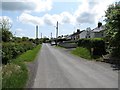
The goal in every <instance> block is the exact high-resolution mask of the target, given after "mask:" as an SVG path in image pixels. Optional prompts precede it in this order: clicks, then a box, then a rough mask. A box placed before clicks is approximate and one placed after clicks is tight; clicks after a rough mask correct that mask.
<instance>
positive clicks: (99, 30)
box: [90, 22, 105, 38]
mask: <svg viewBox="0 0 120 90" xmlns="http://www.w3.org/2000/svg"><path fill="white" fill-rule="evenodd" d="M102 37H105V26H104V25H102V23H101V22H99V23H98V27H96V28H94V29H93V30H92V31H91V33H90V38H102Z"/></svg>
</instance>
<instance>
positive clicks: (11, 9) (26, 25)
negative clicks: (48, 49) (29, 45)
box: [0, 0, 118, 38]
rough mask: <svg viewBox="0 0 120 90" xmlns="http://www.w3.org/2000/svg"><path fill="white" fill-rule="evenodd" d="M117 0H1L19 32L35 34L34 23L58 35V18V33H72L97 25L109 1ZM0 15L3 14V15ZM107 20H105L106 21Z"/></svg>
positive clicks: (18, 33) (4, 10) (45, 30)
mask: <svg viewBox="0 0 120 90" xmlns="http://www.w3.org/2000/svg"><path fill="white" fill-rule="evenodd" d="M116 1H118V0H2V7H0V11H2V16H1V17H4V18H8V19H10V22H11V23H12V28H11V31H12V33H13V34H14V35H16V36H20V37H22V36H26V37H30V38H35V26H36V25H38V26H39V38H40V37H41V33H42V35H43V37H44V36H46V37H50V34H51V32H52V34H53V37H55V31H56V30H55V26H56V22H57V21H58V22H59V35H67V34H72V33H73V32H75V31H76V29H77V28H79V29H80V30H84V29H86V28H87V27H91V29H93V28H95V27H97V23H98V22H99V21H101V22H103V20H104V15H105V10H106V9H107V7H108V5H110V4H112V3H115V2H116ZM1 17H0V18H1ZM104 23H105V22H103V24H104Z"/></svg>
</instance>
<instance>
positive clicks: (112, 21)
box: [105, 1, 120, 57]
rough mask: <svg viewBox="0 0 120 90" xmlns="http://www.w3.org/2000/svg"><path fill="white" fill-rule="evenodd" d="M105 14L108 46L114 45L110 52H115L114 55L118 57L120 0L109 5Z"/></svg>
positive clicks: (119, 46)
mask: <svg viewBox="0 0 120 90" xmlns="http://www.w3.org/2000/svg"><path fill="white" fill-rule="evenodd" d="M105 16H106V19H105V21H106V41H108V42H109V47H114V49H113V50H112V54H114V52H115V53H116V57H120V50H119V48H120V1H119V2H116V3H115V4H112V5H110V6H109V7H108V9H107V11H106V15H105ZM117 49H118V50H117ZM117 53H119V55H117Z"/></svg>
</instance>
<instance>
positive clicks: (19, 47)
mask: <svg viewBox="0 0 120 90" xmlns="http://www.w3.org/2000/svg"><path fill="white" fill-rule="evenodd" d="M33 47H34V45H33V44H32V43H30V42H21V43H12V42H9V43H4V42H3V43H2V63H3V64H7V63H8V62H10V60H11V59H14V58H16V57H17V56H18V55H20V54H22V53H23V52H26V51H27V50H30V49H32V48H33Z"/></svg>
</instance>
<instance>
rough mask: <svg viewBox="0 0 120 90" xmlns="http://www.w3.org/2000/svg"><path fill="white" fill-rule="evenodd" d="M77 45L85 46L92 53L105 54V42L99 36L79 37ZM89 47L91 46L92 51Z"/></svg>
mask: <svg viewBox="0 0 120 90" xmlns="http://www.w3.org/2000/svg"><path fill="white" fill-rule="evenodd" d="M78 46H79V47H85V48H87V49H88V50H90V52H91V53H92V54H93V55H102V54H105V53H106V52H105V42H104V40H103V39H101V38H92V39H80V40H79V41H78ZM91 48H93V51H91Z"/></svg>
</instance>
